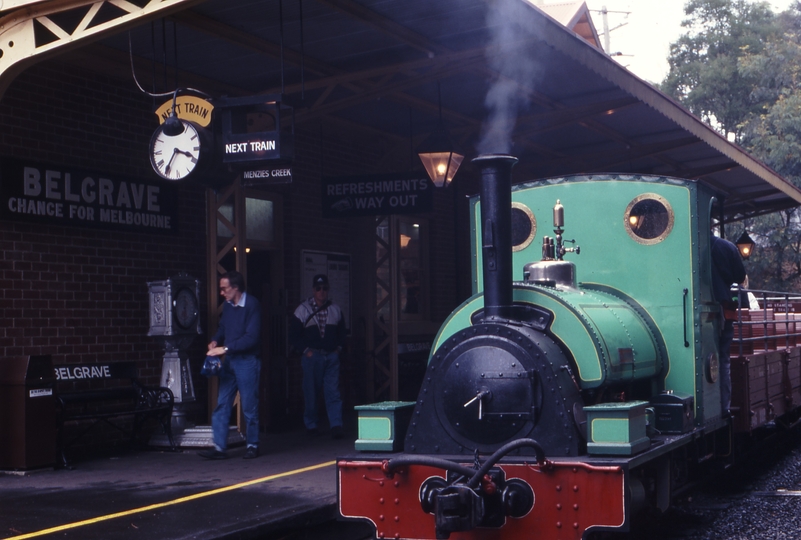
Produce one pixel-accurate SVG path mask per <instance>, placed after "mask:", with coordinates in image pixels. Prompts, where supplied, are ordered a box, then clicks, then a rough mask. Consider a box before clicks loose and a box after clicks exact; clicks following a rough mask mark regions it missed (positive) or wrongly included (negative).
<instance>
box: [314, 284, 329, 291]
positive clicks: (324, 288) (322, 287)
mask: <svg viewBox="0 0 801 540" xmlns="http://www.w3.org/2000/svg"><path fill="white" fill-rule="evenodd" d="M314 290H315V291H317V292H320V291H327V290H328V285H315V286H314Z"/></svg>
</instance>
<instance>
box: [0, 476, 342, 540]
mask: <svg viewBox="0 0 801 540" xmlns="http://www.w3.org/2000/svg"><path fill="white" fill-rule="evenodd" d="M334 464H336V461H326V462H325V463H318V464H317V465H311V466H309V467H303V468H302V469H295V470H294V471H286V472H282V473H278V474H273V475H270V476H265V477H263V478H257V479H255V480H248V481H247V482H242V483H240V484H234V485H232V486H226V487H221V488H217V489H212V490H211V491H203V492H201V493H195V494H194V495H188V496H186V497H181V498H179V499H175V500H172V501H167V502H162V503H156V504H151V505H149V506H143V507H141V508H134V509H133V510H126V511H124V512H116V513H114V514H107V515H105V516H98V517H95V518H92V519H85V520H83V521H76V522H75V523H67V524H66V525H59V526H58V527H51V528H49V529H43V530H41V531H36V532H32V533H27V534H22V535H19V536H12V537H10V538H6V539H5V540H24V539H25V538H36V537H37V536H44V535H46V534H51V533H54V532H59V531H66V530H68V529H75V528H77V527H84V526H86V525H91V524H93V523H100V522H101V521H109V520H111V519H117V518H120V517H124V516H130V515H133V514H140V513H142V512H147V511H149V510H155V509H157V508H164V507H167V506H172V505H175V504H181V503H185V502H189V501H194V500H196V499H202V498H203V497H210V496H212V495H219V494H220V493H225V492H226V491H233V490H235V489H241V488H244V487H248V486H253V485H256V484H261V483H264V482H269V481H270V480H276V479H278V478H284V477H286V476H292V475H295V474H301V473H305V472H309V471H314V470H316V469H322V468H324V467H330V466H332V465H334Z"/></svg>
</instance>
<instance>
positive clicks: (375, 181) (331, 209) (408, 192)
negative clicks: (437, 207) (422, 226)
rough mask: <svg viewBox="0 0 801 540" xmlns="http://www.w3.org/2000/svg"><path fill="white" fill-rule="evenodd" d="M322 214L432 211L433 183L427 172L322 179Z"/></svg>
mask: <svg viewBox="0 0 801 540" xmlns="http://www.w3.org/2000/svg"><path fill="white" fill-rule="evenodd" d="M322 190H323V193H322V201H323V217H327V218H337V217H355V216H375V215H386V214H418V213H422V212H430V211H431V210H432V208H433V203H434V184H432V183H431V180H430V179H429V178H428V176H427V175H426V174H425V173H417V172H414V173H410V172H407V173H396V174H375V175H366V176H337V177H327V178H323V181H322Z"/></svg>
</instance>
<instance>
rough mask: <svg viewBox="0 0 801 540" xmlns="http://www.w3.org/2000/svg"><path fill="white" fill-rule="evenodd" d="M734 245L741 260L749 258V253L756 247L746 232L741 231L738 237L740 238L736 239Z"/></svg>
mask: <svg viewBox="0 0 801 540" xmlns="http://www.w3.org/2000/svg"><path fill="white" fill-rule="evenodd" d="M735 244H736V245H737V249H738V250H740V255H741V256H742V258H743V259H747V258H748V257H750V256H751V253H752V252H753V251H754V246H755V245H756V244H755V242H754V241H753V240H752V239H751V237H750V236H748V231H743V234H741V235H740V238H738V239H737V242H735Z"/></svg>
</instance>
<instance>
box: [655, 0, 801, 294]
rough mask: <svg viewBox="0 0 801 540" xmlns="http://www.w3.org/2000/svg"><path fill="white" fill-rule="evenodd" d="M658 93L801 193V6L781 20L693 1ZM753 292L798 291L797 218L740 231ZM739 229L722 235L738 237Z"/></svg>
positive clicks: (742, 2) (774, 217) (728, 0)
mask: <svg viewBox="0 0 801 540" xmlns="http://www.w3.org/2000/svg"><path fill="white" fill-rule="evenodd" d="M685 13H686V15H687V17H688V18H687V19H686V20H685V22H684V23H683V24H684V26H685V27H687V29H688V31H687V33H685V34H684V35H683V36H682V37H681V38H680V39H679V40H678V41H677V42H676V43H674V44H673V45H672V46H671V55H670V58H669V62H670V73H669V74H668V76H667V78H666V79H665V81H664V82H663V83H662V89H663V90H664V91H666V92H667V93H670V94H672V95H673V96H674V97H676V98H677V99H678V100H679V101H681V102H682V103H683V104H685V106H687V107H688V108H689V109H690V110H691V111H692V112H693V113H695V114H697V115H699V116H701V118H703V119H704V120H705V121H707V122H708V123H710V124H711V125H713V126H715V127H717V128H718V129H721V131H723V132H725V133H727V134H728V133H734V134H735V137H736V141H737V142H738V143H740V144H741V145H742V146H743V147H744V148H745V149H746V150H748V151H749V152H751V153H752V154H753V155H754V156H755V157H757V158H758V159H760V160H762V161H764V162H765V163H766V164H767V165H768V166H770V167H772V168H773V169H775V170H776V171H777V172H778V173H779V174H781V175H782V176H784V177H785V178H786V179H787V180H789V181H790V182H792V183H793V184H795V185H796V186H801V2H798V1H797V2H796V3H795V5H794V6H793V7H791V8H790V9H789V10H787V11H785V12H784V13H781V14H779V15H774V14H773V13H772V12H771V11H770V8H769V7H768V5H767V4H765V3H763V2H749V1H747V0H690V1H689V2H688V3H687V5H686V7H685ZM716 123H717V124H716ZM743 225H744V226H745V227H746V228H747V229H748V231H749V233H750V235H751V236H752V237H753V238H754V240H756V242H757V246H758V249H756V250H755V251H754V254H753V256H752V258H751V259H749V261H748V262H747V269H748V273H749V276H750V286H751V287H752V288H759V289H769V290H790V291H801V213H799V211H798V210H797V209H790V210H785V211H782V212H777V213H774V214H771V215H767V216H761V217H758V218H752V219H749V220H746V222H745V223H744V224H743ZM743 225H740V226H738V225H733V226H730V227H728V228H727V232H729V233H734V234H732V235H731V237H732V238H736V236H735V235H739V234H740V233H741V232H742V230H743Z"/></svg>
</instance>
